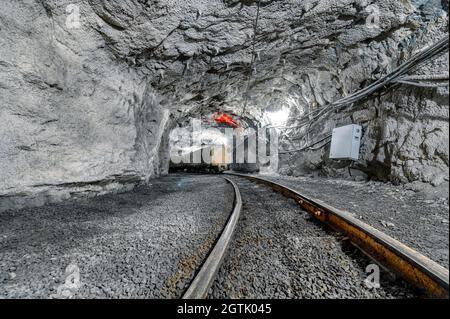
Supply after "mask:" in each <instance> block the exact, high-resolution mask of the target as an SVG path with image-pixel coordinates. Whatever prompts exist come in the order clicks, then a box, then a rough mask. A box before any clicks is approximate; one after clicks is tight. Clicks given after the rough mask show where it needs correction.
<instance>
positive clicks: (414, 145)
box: [280, 1, 449, 186]
mask: <svg viewBox="0 0 450 319" xmlns="http://www.w3.org/2000/svg"><path fill="white" fill-rule="evenodd" d="M417 2H420V1H417ZM422 3H424V5H422V6H419V5H418V6H417V7H416V10H415V12H413V13H412V14H411V15H410V16H409V17H408V20H407V21H406V23H405V24H404V25H403V26H402V27H400V28H396V29H395V30H394V31H393V32H392V33H391V34H389V36H383V37H379V41H377V40H375V41H371V42H369V43H368V45H367V47H365V48H363V47H364V45H365V44H364V43H363V44H358V45H357V46H356V47H355V48H351V49H350V50H347V49H346V50H344V51H343V52H342V54H341V61H340V63H339V62H337V63H336V66H337V68H338V70H339V69H340V70H339V71H338V73H339V75H338V76H337V82H339V83H340V84H341V85H340V87H341V88H343V89H344V88H345V91H344V92H345V93H344V94H343V95H345V94H347V93H349V92H354V91H357V90H358V89H360V88H362V87H364V86H367V85H368V84H369V83H370V81H373V80H376V79H378V78H379V77H380V76H381V75H383V74H386V73H388V72H389V71H390V70H392V69H393V68H394V67H396V66H398V65H400V64H401V63H403V62H405V61H406V60H407V59H408V58H409V57H410V56H412V55H413V54H415V53H417V52H419V51H420V50H422V49H423V48H425V47H426V46H429V45H431V44H433V43H435V42H437V41H438V40H440V39H441V38H443V37H444V36H446V35H448V15H447V13H446V10H448V3H447V4H446V3H445V1H443V2H442V3H441V2H440V1H422ZM416 4H417V3H416ZM365 42H367V41H365ZM448 66H449V58H448V53H447V54H445V55H443V56H441V57H439V58H437V59H435V60H433V61H430V63H428V64H426V65H425V66H423V67H421V68H419V69H417V70H415V71H414V73H413V75H420V76H422V75H442V74H447V77H448ZM326 77H329V73H328V72H322V73H321V72H318V73H316V74H313V76H312V77H311V76H310V77H309V79H308V80H309V81H310V83H313V84H312V85H309V86H308V85H307V84H306V86H308V88H309V90H303V91H302V97H303V99H306V100H307V102H306V103H305V104H308V105H309V107H308V108H303V109H307V110H309V109H310V108H311V106H310V105H312V104H319V105H320V104H323V103H324V102H322V101H324V100H325V101H329V100H328V96H327V95H328V94H329V93H327V92H330V91H331V92H332V90H333V88H327V87H326V88H325V89H324V86H323V82H324V80H325V79H326ZM311 78H312V81H311ZM336 87H338V88H339V86H336ZM314 92H315V93H314ZM448 97H449V90H448V81H447V85H444V86H443V87H439V88H438V87H428V88H422V87H417V86H410V85H399V86H396V87H394V88H392V89H388V90H383V91H381V92H379V93H377V94H375V95H373V96H372V97H370V98H369V99H368V100H367V101H365V102H360V103H357V105H353V106H351V107H349V108H348V109H347V110H346V111H344V112H341V113H339V114H333V113H332V114H331V115H330V116H328V117H325V118H323V119H321V120H320V121H318V122H316V123H315V124H314V126H313V127H312V128H310V130H309V134H306V133H307V131H308V128H307V127H303V128H300V129H298V130H295V131H294V132H293V133H292V132H291V134H290V135H292V136H293V138H294V139H295V137H297V136H300V137H304V138H302V139H301V140H300V141H298V143H297V144H295V141H294V143H293V144H292V141H291V142H288V141H287V140H285V141H284V145H283V148H284V149H285V150H286V149H287V150H289V149H295V148H296V147H297V148H301V146H304V145H308V144H310V143H311V142H313V141H314V140H318V139H319V138H320V137H323V136H326V135H327V134H329V133H331V131H332V129H333V128H334V127H339V126H343V125H347V124H352V123H354V124H360V125H361V126H362V127H363V131H364V135H363V139H362V147H361V152H360V156H361V158H360V160H359V161H358V162H357V163H353V164H352V163H350V162H349V161H335V160H330V159H329V151H330V148H329V144H326V143H319V144H318V146H314V147H312V148H311V149H308V150H305V151H302V152H298V153H292V154H286V155H282V157H281V162H282V164H281V168H280V172H281V173H282V174H287V175H304V174H312V175H314V174H319V175H325V176H340V177H347V176H349V174H353V176H354V177H357V178H371V179H376V180H382V181H390V182H393V183H409V182H416V181H419V182H424V183H430V184H432V185H434V186H437V185H440V184H442V183H443V182H447V183H448V180H449V160H448V158H449V138H448V136H449V105H448ZM335 99H336V98H335ZM311 101H312V102H311ZM308 102H309V103H308ZM325 103H326V102H325ZM313 107H314V106H313ZM313 107H312V108H313ZM298 109H299V108H298V107H297V110H298ZM300 109H301V108H300ZM295 111H296V109H295V108H294V115H295V114H296V113H295ZM290 125H292V126H295V125H296V121H295V120H294V121H291V123H290ZM292 136H291V138H292ZM322 146H323V147H322ZM349 166H351V167H352V169H351V170H350V172H349V170H348V167H349Z"/></svg>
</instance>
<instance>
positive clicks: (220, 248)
mask: <svg viewBox="0 0 450 319" xmlns="http://www.w3.org/2000/svg"><path fill="white" fill-rule="evenodd" d="M225 180H226V181H227V182H228V183H230V184H231V185H232V186H233V189H234V209H233V212H232V213H231V215H230V217H229V219H228V222H227V224H226V225H225V228H224V229H223V231H222V234H221V235H220V237H219V239H218V240H217V242H216V244H215V245H214V248H213V249H212V250H211V252H210V253H209V255H208V257H207V258H206V260H205V262H204V263H203V265H202V266H201V267H200V270H199V271H198V273H197V274H196V275H195V277H194V279H193V280H192V282H191V284H190V286H189V288H188V289H187V290H186V292H185V293H184V295H183V297H182V299H205V298H206V297H207V295H208V290H209V288H210V287H211V285H212V283H213V282H214V279H215V278H216V275H217V272H218V271H219V268H220V266H221V265H222V262H223V259H224V257H225V255H226V252H227V250H228V247H229V246H230V242H231V239H232V237H233V233H234V231H235V229H236V225H237V222H238V220H239V216H240V214H241V209H242V198H241V193H240V192H239V188H238V187H237V185H236V184H235V183H234V182H233V181H232V180H230V179H228V178H225Z"/></svg>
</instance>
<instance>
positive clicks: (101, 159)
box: [0, 0, 168, 210]
mask: <svg viewBox="0 0 450 319" xmlns="http://www.w3.org/2000/svg"><path fill="white" fill-rule="evenodd" d="M67 3H70V2H69V1H10V0H2V1H1V7H2V10H1V12H0V123H1V125H0V210H1V209H6V208H8V207H12V206H14V205H17V204H18V205H21V204H24V205H26V204H31V205H39V204H43V203H45V202H46V201H53V200H60V199H64V198H68V197H70V196H73V195H77V194H83V195H86V194H98V193H103V192H111V191H118V190H121V189H128V188H129V187H132V186H133V185H134V183H136V182H139V181H142V180H145V179H148V178H149V177H151V176H155V174H157V173H159V158H158V156H159V155H158V152H159V143H160V141H161V138H160V137H161V135H162V132H163V131H164V127H165V125H166V123H167V121H168V111H166V110H163V109H162V108H161V107H160V106H159V105H158V102H159V100H158V98H157V97H156V95H155V94H153V93H152V89H151V88H150V87H149V86H148V85H147V83H146V82H145V81H144V78H143V76H142V74H139V72H138V70H136V69H134V68H133V67H130V66H129V65H128V64H127V63H125V62H123V61H121V60H120V59H117V57H116V56H115V55H114V54H113V53H112V52H111V51H110V50H108V49H107V48H106V46H107V45H106V43H105V39H104V38H103V37H102V35H101V34H99V32H98V31H96V30H95V28H96V25H97V24H98V23H99V18H98V16H97V15H96V14H95V12H94V11H93V9H92V8H91V7H89V6H88V5H84V6H82V7H81V8H82V9H83V10H85V11H84V12H83V15H82V17H83V18H82V19H83V20H82V27H81V29H73V30H71V29H68V28H67V26H66V18H67V14H66V12H65V9H66V5H65V4H67Z"/></svg>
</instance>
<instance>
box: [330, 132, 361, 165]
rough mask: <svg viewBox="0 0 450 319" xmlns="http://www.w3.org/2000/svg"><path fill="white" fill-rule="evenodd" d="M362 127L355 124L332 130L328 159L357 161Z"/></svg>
mask: <svg viewBox="0 0 450 319" xmlns="http://www.w3.org/2000/svg"><path fill="white" fill-rule="evenodd" d="M361 137H362V127H361V126H359V125H356V124H352V125H347V126H343V127H338V128H335V129H334V130H333V137H332V139H331V150H330V158H332V159H348V160H354V161H357V160H359V148H360V146H361Z"/></svg>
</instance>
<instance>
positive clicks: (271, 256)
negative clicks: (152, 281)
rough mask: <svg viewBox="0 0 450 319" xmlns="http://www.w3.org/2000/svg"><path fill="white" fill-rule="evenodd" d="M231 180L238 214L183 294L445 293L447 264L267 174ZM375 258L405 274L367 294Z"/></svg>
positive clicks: (389, 270)
mask: <svg viewBox="0 0 450 319" xmlns="http://www.w3.org/2000/svg"><path fill="white" fill-rule="evenodd" d="M226 180H227V181H228V182H229V183H231V184H232V185H233V188H234V190H235V206H234V210H233V213H232V214H231V215H230V218H229V220H228V222H227V224H226V226H225V228H224V231H223V232H222V234H221V235H220V237H219V239H218V240H217V242H216V244H215V246H214V247H213V248H212V250H211V252H210V254H209V255H208V257H207V259H206V261H205V262H204V263H203V265H202V266H201V268H200V269H199V270H198V272H197V274H196V275H195V276H194V279H193V281H192V282H191V284H190V286H189V288H188V289H187V291H186V292H185V294H184V295H183V298H184V299H200V298H206V297H208V296H211V297H213V298H224V297H225V298H227V297H228V298H230V297H231V298H258V297H261V296H262V297H266V298H270V297H274V296H275V297H288V298H289V297H291V298H301V297H306V298H314V297H317V298H321V297H330V296H331V297H337V298H352V297H357V298H358V297H360V298H361V297H362V298H377V297H379V298H403V297H418V296H420V297H423V296H427V297H435V298H448V296H449V293H448V286H449V284H448V283H449V272H448V270H447V269H445V268H444V267H442V266H440V265H438V264H437V263H435V262H433V261H432V260H430V259H429V258H427V257H425V256H423V255H421V254H420V253H418V252H416V251H415V250H413V249H411V248H409V247H407V246H406V245H404V244H402V243H400V242H399V241H397V240H395V239H393V238H392V237H390V236H388V235H386V234H384V233H382V232H380V231H378V230H377V229H375V228H373V227H371V226H369V225H367V224H365V223H363V222H361V221H360V220H358V219H356V218H354V217H353V216H351V215H350V214H348V213H346V212H343V211H340V210H338V209H336V208H334V207H331V206H329V205H327V204H326V203H323V202H321V201H320V200H315V199H312V198H308V197H307V196H304V195H302V194H300V193H299V192H297V191H295V190H293V189H291V188H289V187H286V186H284V185H281V184H279V183H276V182H273V181H270V180H267V179H264V178H260V177H256V176H250V175H244V174H237V173H228V177H227V178H226ZM273 191H275V192H276V193H280V194H276V193H274V192H273ZM241 193H242V196H241ZM281 195H283V196H285V197H288V198H289V199H286V198H285V197H282V196H281ZM255 196H256V197H255ZM254 197H255V199H256V201H255V200H254V199H253V198H254ZM242 209H243V212H241V210H242ZM240 218H241V220H240V222H239V223H238V220H239V219H240ZM283 241H285V242H284V243H283ZM346 243H351V244H352V245H346ZM348 246H351V247H354V248H352V249H349V248H348ZM346 247H347V248H346ZM355 251H357V252H355ZM374 262H376V264H377V265H381V266H382V269H386V270H387V273H389V274H390V275H392V274H395V277H394V278H396V277H397V276H398V277H400V278H402V279H401V280H400V281H399V280H390V281H389V282H382V286H384V287H386V286H388V287H387V289H385V290H383V291H382V293H381V294H379V293H378V292H376V293H375V294H374V292H375V290H370V291H369V290H368V289H367V288H365V287H364V283H363V280H361V278H363V277H362V276H364V275H365V271H366V267H365V266H367V265H369V264H374ZM342 265H344V266H342ZM243 269H244V270H243ZM260 274H261V276H260ZM262 274H264V275H262ZM383 274H384V273H383ZM267 275H268V276H267ZM271 277H272V278H271ZM383 277H386V276H383ZM388 277H390V276H388ZM227 287H228V288H227ZM277 287H282V288H281V290H284V291H281V292H278V291H277V289H278V288H277ZM227 289H228V290H227ZM309 290H311V291H309Z"/></svg>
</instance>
